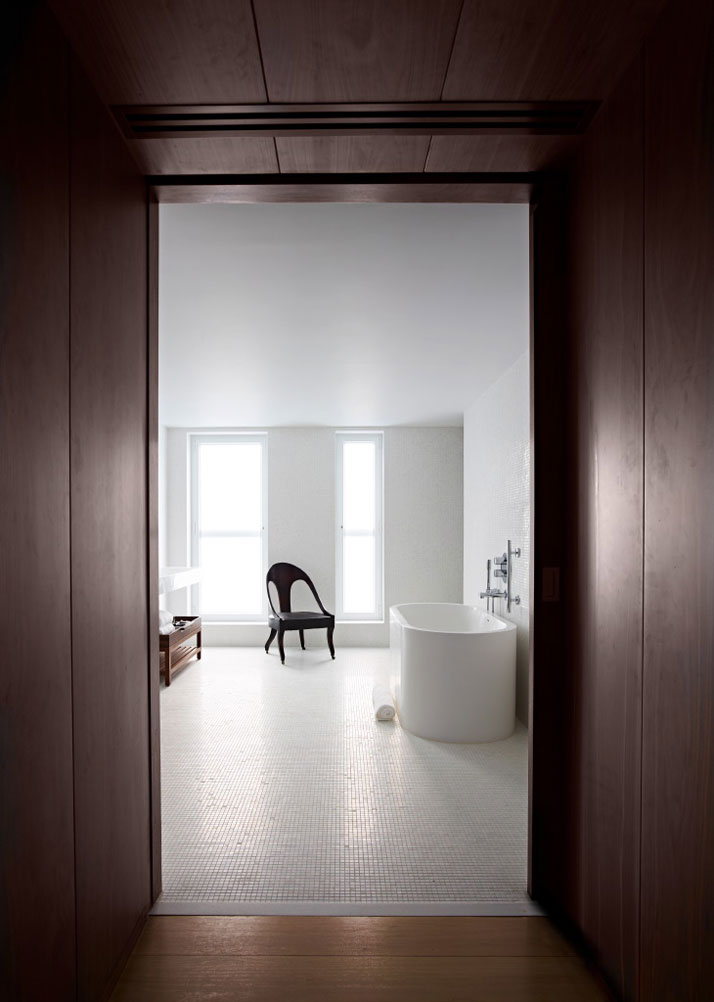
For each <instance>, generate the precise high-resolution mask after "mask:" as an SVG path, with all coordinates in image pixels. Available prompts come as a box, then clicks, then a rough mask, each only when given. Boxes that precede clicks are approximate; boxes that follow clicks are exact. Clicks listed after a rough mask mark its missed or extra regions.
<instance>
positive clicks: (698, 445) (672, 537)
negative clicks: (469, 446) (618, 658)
mask: <svg viewBox="0 0 714 1002" xmlns="http://www.w3.org/2000/svg"><path fill="white" fill-rule="evenodd" d="M645 51H646V121H647V133H646V164H647V169H646V256H645V292H646V300H645V362H646V367H645V400H646V422H645V432H646V438H645V455H646V488H645V489H646V536H645V681H644V715H643V726H644V736H643V737H644V740H643V791H642V798H643V799H642V998H643V999H647V1000H648V1002H650V1000H651V1002H660V1000H661V1002H664V1000H669V999H677V1000H678V1002H695V1000H701V999H705V998H712V997H714V950H713V949H712V946H713V943H714V904H713V902H714V855H713V853H714V532H713V531H712V525H713V524H714V523H713V519H714V278H713V276H714V180H713V179H714V74H713V72H712V67H714V8H713V7H712V5H711V4H709V3H704V2H699V0H687V2H680V3H678V4H677V5H676V6H671V7H670V8H669V9H668V12H667V13H666V15H665V16H664V18H663V20H662V22H661V23H660V24H659V26H658V28H657V30H656V31H655V33H654V34H653V36H652V38H651V39H650V41H649V43H648V45H647V47H646V50H645ZM672 67H676V72H674V73H673V72H671V68H672Z"/></svg>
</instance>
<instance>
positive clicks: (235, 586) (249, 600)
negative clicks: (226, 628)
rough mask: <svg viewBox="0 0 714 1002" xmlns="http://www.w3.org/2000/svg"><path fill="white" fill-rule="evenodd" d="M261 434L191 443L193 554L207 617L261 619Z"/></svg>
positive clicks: (200, 603)
mask: <svg viewBox="0 0 714 1002" xmlns="http://www.w3.org/2000/svg"><path fill="white" fill-rule="evenodd" d="M265 439H266V436H264V435H262V436H255V435H252V436H240V435H231V436H229V435H211V436H208V435H201V436H198V435H196V436H194V437H193V441H192V464H191V467H192V520H191V525H192V547H191V548H192V554H193V560H194V561H195V563H196V564H197V565H198V566H199V567H200V569H201V581H200V584H199V586H198V592H199V601H198V608H199V613H200V615H201V616H203V617H205V618H206V619H224V620H231V619H260V618H261V617H262V616H263V614H264V612H265V610H264V592H265V550H266V533H265V525H266V518H265V511H266V502H267V498H266V491H265V479H266V478H265V465H266V464H265V448H266V441H265Z"/></svg>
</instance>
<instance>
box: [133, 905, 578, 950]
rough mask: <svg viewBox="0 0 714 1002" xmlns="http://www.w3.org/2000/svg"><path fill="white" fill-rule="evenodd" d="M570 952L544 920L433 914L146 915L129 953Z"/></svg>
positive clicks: (566, 944) (566, 943)
mask: <svg viewBox="0 0 714 1002" xmlns="http://www.w3.org/2000/svg"><path fill="white" fill-rule="evenodd" d="M181 953H184V954H204V955H213V954H240V955H242V956H260V955H267V954H270V955H273V954H274V955H279V956H293V955H296V956H301V955H302V956H306V957H307V956H312V955H317V956H323V957H327V956H359V955H361V954H368V955H370V956H375V957H410V956H421V957H426V956H437V957H439V956H450V957H459V956H464V957H510V956H518V957H573V956H575V953H574V951H573V949H572V947H571V946H570V945H569V944H568V942H567V941H566V940H565V939H564V938H563V937H562V936H561V935H560V934H559V933H558V932H557V931H556V930H555V929H554V927H553V926H552V925H551V923H550V922H549V921H548V920H547V919H545V918H507V917H504V918H499V919H497V920H496V919H493V918H483V917H460V916H438V917H430V918H427V919H425V918H420V917H398V918H395V917H393V916H385V917H363V916H354V915H350V916H340V917H335V916H309V915H305V916H300V917H293V916H287V915H270V916H246V915H231V916H225V917H218V916H190V917H188V916H183V915H161V916H154V917H152V918H151V919H150V920H149V922H148V924H147V926H146V929H145V931H144V934H143V935H142V937H141V939H140V941H139V942H138V944H137V946H136V949H135V951H134V954H135V956H139V955H141V956H145V955H146V956H149V955H151V956H157V955H171V954H181Z"/></svg>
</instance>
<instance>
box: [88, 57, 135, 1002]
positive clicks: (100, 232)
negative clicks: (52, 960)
mask: <svg viewBox="0 0 714 1002" xmlns="http://www.w3.org/2000/svg"><path fill="white" fill-rule="evenodd" d="M71 95H72V119H71V198H72V222H71V245H72V255H71V281H72V302H71V343H70V358H71V442H72V458H71V503H72V625H73V661H74V736H75V817H76V846H77V854H76V856H77V938H78V998H79V1000H80V1002H85V1000H86V1002H90V1000H91V1002H94V1000H96V999H98V998H100V997H101V995H102V993H103V991H104V990H105V988H106V986H107V984H108V983H109V982H111V980H112V977H113V976H114V975H115V974H116V973H117V967H118V965H120V964H121V963H122V961H123V959H124V958H125V956H126V950H127V948H128V947H130V946H131V943H132V937H133V935H134V934H135V932H138V929H139V928H140V925H141V923H142V922H143V918H144V916H145V913H146V910H147V908H148V907H149V904H150V900H151V892H150V811H149V804H150V778H149V731H148V726H149V708H148V698H149V681H148V659H149V638H148V626H147V610H148V599H147V576H148V575H147V552H148V546H147V513H146V504H147V285H146V275H147V219H146V194H145V187H144V183H143V181H142V179H141V177H140V176H139V175H138V174H137V172H136V168H135V166H134V164H133V162H132V159H131V157H130V156H129V154H128V153H127V151H126V149H125V147H124V145H123V143H122V141H121V139H120V137H119V135H118V133H117V130H116V128H115V126H114V124H113V122H112V121H111V119H110V118H109V116H108V115H107V113H106V111H105V110H104V108H103V107H102V105H101V104H100V103H99V100H98V98H97V97H96V96H95V94H94V92H93V91H92V89H91V87H90V86H89V84H88V83H87V82H86V80H85V78H84V75H83V73H82V71H81V70H80V69H79V68H78V65H77V64H76V63H74V62H73V64H72V75H71Z"/></svg>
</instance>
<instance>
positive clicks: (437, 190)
mask: <svg viewBox="0 0 714 1002" xmlns="http://www.w3.org/2000/svg"><path fill="white" fill-rule="evenodd" d="M148 180H149V183H150V184H151V186H152V190H153V192H154V193H155V195H156V198H157V199H158V201H159V202H521V203H527V202H529V201H530V198H531V194H532V192H533V188H534V184H535V177H534V176H533V175H528V174H521V175H518V174H491V175H489V174H481V175H474V174H466V175H462V176H461V177H458V178H457V177H453V176H452V177H446V176H444V175H436V176H435V175H432V176H430V177H428V178H427V177H425V175H423V174H421V175H406V176H404V175H402V176H400V175H398V174H391V175H388V174H370V175H359V174H341V175H340V174H337V175H334V176H330V175H327V174H314V175H306V174H301V175H296V176H282V175H279V176H273V177H262V178H249V177H241V178H230V177H220V176H202V177H193V178H192V177H182V176H180V175H176V176H173V177H171V178H162V177H150V178H149V179H148Z"/></svg>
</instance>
